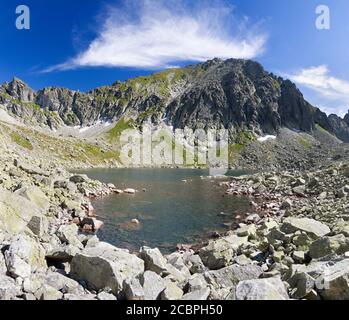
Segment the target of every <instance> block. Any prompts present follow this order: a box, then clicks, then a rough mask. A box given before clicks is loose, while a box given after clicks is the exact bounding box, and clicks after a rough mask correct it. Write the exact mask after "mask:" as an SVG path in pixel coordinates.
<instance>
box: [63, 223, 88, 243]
mask: <svg viewBox="0 0 349 320" xmlns="http://www.w3.org/2000/svg"><path fill="white" fill-rule="evenodd" d="M78 232H79V228H78V226H77V225H76V224H68V225H63V226H60V227H59V229H58V231H57V236H58V238H59V239H60V240H61V241H62V242H64V243H66V244H70V245H72V246H75V247H78V248H80V249H82V248H83V247H84V246H83V244H82V243H81V241H80V240H79V239H78V237H77V235H78Z"/></svg>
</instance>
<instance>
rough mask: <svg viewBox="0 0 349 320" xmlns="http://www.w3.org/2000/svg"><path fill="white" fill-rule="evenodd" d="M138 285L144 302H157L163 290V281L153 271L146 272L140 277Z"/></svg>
mask: <svg viewBox="0 0 349 320" xmlns="http://www.w3.org/2000/svg"><path fill="white" fill-rule="evenodd" d="M140 283H141V285H142V287H143V290H144V299H145V300H159V299H160V295H161V293H162V291H164V290H165V282H164V280H163V279H162V278H161V277H160V276H159V275H158V274H156V273H155V272H153V271H146V272H144V274H142V275H141V276H140Z"/></svg>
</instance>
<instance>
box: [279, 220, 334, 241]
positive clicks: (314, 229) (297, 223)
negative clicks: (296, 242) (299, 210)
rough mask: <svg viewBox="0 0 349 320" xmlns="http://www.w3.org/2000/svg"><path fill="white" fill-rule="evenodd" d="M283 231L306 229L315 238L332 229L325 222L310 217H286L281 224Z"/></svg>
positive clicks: (324, 234) (290, 231)
mask: <svg viewBox="0 0 349 320" xmlns="http://www.w3.org/2000/svg"><path fill="white" fill-rule="evenodd" d="M281 231H282V232H285V233H287V234H290V233H295V232H296V231H304V232H306V233H307V234H308V235H310V236H311V237H312V238H313V239H318V238H320V237H323V236H326V235H328V234H329V233H330V232H331V230H330V228H329V227H328V226H326V225H325V224H323V223H321V222H318V221H316V220H313V219H308V218H293V217H290V218H286V219H285V220H284V222H283V224H282V225H281Z"/></svg>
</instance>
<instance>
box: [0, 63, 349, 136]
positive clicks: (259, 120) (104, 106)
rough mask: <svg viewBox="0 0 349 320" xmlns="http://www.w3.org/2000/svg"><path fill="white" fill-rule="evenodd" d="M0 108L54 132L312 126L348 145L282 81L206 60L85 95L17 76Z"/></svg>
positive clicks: (348, 124)
mask: <svg viewBox="0 0 349 320" xmlns="http://www.w3.org/2000/svg"><path fill="white" fill-rule="evenodd" d="M0 103H1V104H3V105H5V106H6V108H7V109H8V111H9V112H10V113H12V114H13V115H15V116H18V117H20V118H22V119H24V120H25V121H30V122H31V123H35V124H40V125H45V126H49V127H50V128H52V129H54V128H59V127H61V126H63V125H67V126H81V127H84V126H91V125H93V124H96V123H97V122H99V121H108V122H117V121H119V120H120V119H122V118H127V119H131V120H132V122H133V123H136V124H138V125H141V124H142V123H144V122H151V123H153V124H154V125H158V124H160V123H162V122H164V123H166V124H167V125H170V126H173V127H174V128H184V127H186V126H187V127H190V128H192V129H196V128H203V129H207V128H222V127H224V128H227V129H229V130H230V132H231V133H232V134H234V133H237V132H241V131H249V132H252V133H255V134H257V135H261V134H276V133H277V132H278V130H279V129H280V128H281V127H287V128H289V129H296V130H300V131H306V132H311V131H312V130H313V129H314V128H315V126H316V125H320V126H321V127H322V128H324V129H326V130H327V131H329V132H331V133H335V134H336V135H337V136H338V137H339V138H341V139H343V140H345V141H349V114H348V116H347V118H346V120H342V119H340V118H338V119H337V118H335V117H329V118H328V117H327V116H326V114H325V113H323V112H321V111H320V110H319V109H318V108H315V107H313V106H312V105H310V104H309V103H308V102H307V101H305V99H304V97H303V95H302V94H301V92H300V91H299V90H298V89H297V87H296V86H295V85H294V84H293V83H292V82H290V81H288V80H284V79H282V78H280V77H276V76H275V75H273V74H271V73H268V72H267V71H265V70H264V69H263V67H262V66H261V65H260V64H258V63H256V62H253V61H249V60H236V59H230V60H226V61H222V60H219V59H214V60H211V61H208V62H206V63H203V64H198V65H193V66H188V67H186V68H182V69H170V70H167V71H164V72H160V73H156V74H153V75H151V76H147V77H138V78H135V79H130V80H128V81H126V82H116V83H114V84H113V85H111V86H106V87H102V88H98V89H96V90H93V91H90V92H88V93H82V92H76V91H71V90H68V89H63V88H45V89H43V90H39V91H38V92H34V91H33V90H32V89H31V88H29V87H28V85H26V84H25V83H23V82H22V81H20V80H19V79H16V78H15V79H14V80H13V81H12V82H10V83H6V84H4V85H3V86H2V87H1V88H0Z"/></svg>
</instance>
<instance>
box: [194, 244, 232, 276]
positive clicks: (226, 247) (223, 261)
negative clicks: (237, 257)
mask: <svg viewBox="0 0 349 320" xmlns="http://www.w3.org/2000/svg"><path fill="white" fill-rule="evenodd" d="M233 255H234V249H233V247H232V245H231V244H230V243H229V242H228V241H226V240H224V239H219V240H216V241H211V242H210V244H209V245H208V246H206V247H204V248H202V249H201V250H200V251H199V256H200V258H201V260H202V262H203V263H204V265H205V266H206V267H207V268H209V269H211V270H217V269H221V268H224V267H226V266H228V265H229V264H230V263H231V261H232V260H233Z"/></svg>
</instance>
